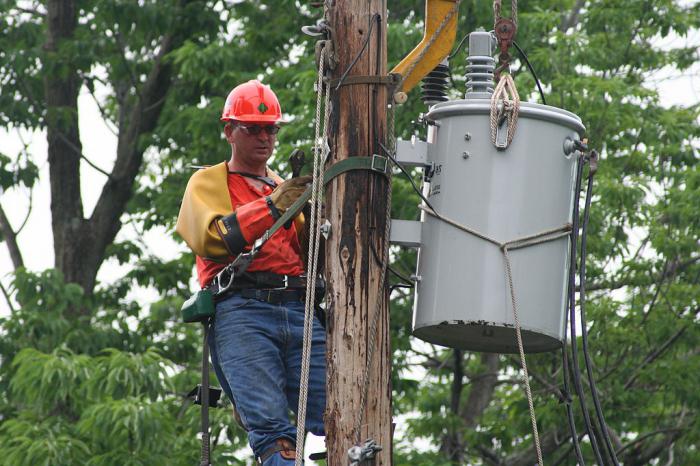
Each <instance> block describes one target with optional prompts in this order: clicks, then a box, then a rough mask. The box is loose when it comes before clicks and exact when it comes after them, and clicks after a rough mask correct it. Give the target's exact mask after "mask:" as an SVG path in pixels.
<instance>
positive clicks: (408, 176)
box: [379, 142, 437, 212]
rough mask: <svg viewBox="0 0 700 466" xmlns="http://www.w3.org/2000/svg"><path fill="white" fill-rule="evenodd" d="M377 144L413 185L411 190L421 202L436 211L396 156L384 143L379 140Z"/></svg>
mask: <svg viewBox="0 0 700 466" xmlns="http://www.w3.org/2000/svg"><path fill="white" fill-rule="evenodd" d="M379 146H380V147H381V148H382V150H383V151H384V153H385V154H386V155H387V157H389V159H390V160H391V161H392V162H393V163H394V165H396V166H397V167H399V170H401V172H402V173H403V174H404V175H405V176H406V178H408V181H410V182H411V186H413V190H414V191H415V192H416V193H417V194H418V195H419V196H420V198H421V199H422V200H423V202H425V205H427V206H428V207H430V210H432V211H433V212H437V211H436V210H435V209H434V208H433V206H432V204H430V201H429V200H428V199H427V198H426V197H425V196H424V195H423V193H422V192H421V190H420V189H418V186H416V182H415V181H413V177H412V176H411V174H410V173H408V172H407V171H406V169H405V168H403V166H402V165H401V164H400V163H399V162H398V161H397V160H396V158H395V157H394V156H393V155H391V152H389V150H388V149H387V148H386V147H384V144H382V143H381V142H380V143H379Z"/></svg>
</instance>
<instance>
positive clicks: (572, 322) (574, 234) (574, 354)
mask: <svg viewBox="0 0 700 466" xmlns="http://www.w3.org/2000/svg"><path fill="white" fill-rule="evenodd" d="M583 164H584V158H583V156H581V157H579V161H578V165H577V169H576V189H575V190H574V193H575V194H576V196H575V197H574V215H573V227H572V229H571V265H572V267H573V268H574V269H575V268H576V267H575V266H576V252H577V249H578V247H577V243H578V228H579V205H578V201H579V195H580V193H581V178H582V174H583ZM574 277H575V274H569V315H570V319H569V326H570V329H571V358H572V361H573V366H574V368H573V379H574V388H575V389H576V394H577V395H578V399H579V404H580V405H581V412H582V414H583V419H584V421H585V424H586V433H587V434H588V438H589V440H590V441H591V447H593V453H594V454H595V457H596V461H597V462H598V464H599V465H600V466H605V463H604V462H603V458H602V457H601V455H600V449H599V448H598V442H597V441H596V438H595V434H594V432H593V427H592V426H591V418H590V416H589V415H588V409H587V408H586V400H585V394H584V393H583V386H582V385H581V368H580V367H579V364H578V349H577V347H576V346H577V344H576V301H575V299H574V298H575V293H576V289H575V286H576V283H575V280H574Z"/></svg>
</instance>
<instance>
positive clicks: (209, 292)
mask: <svg viewBox="0 0 700 466" xmlns="http://www.w3.org/2000/svg"><path fill="white" fill-rule="evenodd" d="M353 170H370V171H373V172H376V173H378V174H381V175H383V176H388V172H389V160H388V159H387V158H386V157H383V156H380V155H376V154H375V155H372V156H371V157H349V158H347V159H344V160H341V161H338V162H336V163H334V164H333V165H331V166H330V167H329V168H328V169H327V170H326V171H325V172H324V174H323V184H324V185H326V184H328V183H329V182H330V181H331V180H332V179H334V178H335V177H337V176H338V175H341V174H343V173H347V172H349V171H353ZM311 194H312V193H311V187H308V188H307V189H306V191H304V193H303V194H302V195H301V196H300V197H299V199H297V200H296V201H295V202H294V203H293V204H292V205H291V206H290V207H289V208H288V209H287V210H286V211H285V212H284V214H282V215H281V216H280V217H279V218H278V219H277V220H276V221H275V223H274V224H273V225H272V226H271V227H270V228H269V229H268V230H267V231H265V233H263V235H262V236H261V237H260V238H258V239H257V240H255V242H254V243H253V245H252V247H251V249H250V251H247V252H242V253H240V254H239V255H238V256H237V257H236V258H235V259H234V260H233V261H232V262H231V263H229V264H228V265H227V266H226V267H224V268H223V269H222V270H221V271H220V272H219V273H218V274H217V275H216V276H215V277H214V280H213V282H212V285H211V286H208V287H206V288H203V289H201V290H199V291H197V292H196V293H194V294H193V295H192V296H191V297H190V298H189V299H188V300H187V301H185V302H184V303H183V305H182V309H181V312H182V319H183V320H184V321H185V322H188V323H191V322H200V323H201V324H202V327H203V330H204V338H203V348H202V382H201V385H199V386H197V387H195V388H194V389H193V390H192V391H191V392H190V393H189V395H188V396H189V397H192V398H193V401H194V403H195V404H199V405H201V433H202V453H201V462H200V466H210V465H211V461H210V452H211V444H210V438H209V436H210V433H209V407H210V406H211V407H216V406H217V403H218V400H219V397H220V396H221V391H220V390H219V389H216V388H211V387H209V345H208V343H209V333H210V329H211V324H212V321H213V318H214V315H215V313H216V305H215V303H216V301H218V300H220V299H223V298H224V297H226V296H228V295H229V294H230V293H231V291H237V292H238V291H239V290H243V289H245V288H243V287H241V286H237V285H238V284H239V283H240V282H241V281H242V282H244V283H246V284H247V283H251V282H252V281H253V280H264V282H265V283H268V280H266V277H264V274H260V273H256V274H255V275H251V274H246V270H247V268H248V266H249V265H250V264H251V262H252V261H253V259H254V258H255V256H256V255H257V253H258V252H259V251H260V250H261V249H262V247H263V246H264V245H265V243H266V242H267V241H268V240H269V239H270V238H271V237H272V235H274V234H275V233H276V232H277V231H278V230H279V229H280V228H282V226H284V225H285V224H287V223H288V222H290V221H291V220H292V219H293V218H294V217H295V216H296V215H297V214H298V213H299V212H300V211H301V209H302V208H303V207H304V205H305V204H306V202H308V201H309V199H310V198H311ZM273 276H274V277H273ZM269 277H271V279H273V280H279V279H280V277H282V278H281V280H282V283H281V284H280V285H281V286H279V287H275V288H276V289H270V290H255V291H269V292H275V291H277V292H279V291H282V290H285V289H293V288H297V289H299V288H302V287H301V286H296V285H297V284H296V283H292V282H294V281H300V282H301V280H299V277H287V276H286V275H277V274H268V278H269ZM299 284H301V283H299ZM290 285H292V286H290ZM254 287H255V284H254V283H251V287H250V288H254ZM251 291H253V290H251ZM253 297H255V296H253ZM205 387H206V388H205ZM207 388H208V389H207ZM276 451H281V450H276ZM276 451H275V452H276ZM275 452H272V453H275ZM257 460H258V461H259V460H260V458H258V459H257Z"/></svg>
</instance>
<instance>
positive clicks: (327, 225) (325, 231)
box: [319, 219, 331, 240]
mask: <svg viewBox="0 0 700 466" xmlns="http://www.w3.org/2000/svg"><path fill="white" fill-rule="evenodd" d="M319 230H320V231H321V234H322V235H323V237H324V238H325V239H326V240H328V237H329V236H330V235H331V222H329V221H328V219H326V221H325V222H323V224H321V227H320V228H319Z"/></svg>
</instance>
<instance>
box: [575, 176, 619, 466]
mask: <svg viewBox="0 0 700 466" xmlns="http://www.w3.org/2000/svg"><path fill="white" fill-rule="evenodd" d="M593 174H594V171H593V169H592V168H591V171H590V172H589V174H588V184H587V186H586V202H585V204H584V209H583V226H582V228H581V261H580V267H579V281H580V283H579V308H580V310H581V340H582V343H583V356H584V360H585V362H586V373H587V375H588V384H589V385H590V387H591V396H592V397H593V404H594V406H595V412H596V416H597V417H598V424H599V425H600V430H601V435H602V437H603V440H605V447H606V449H607V451H608V454H609V455H610V458H611V459H612V462H613V464H614V465H615V466H619V464H620V463H619V462H618V460H617V456H616V455H615V449H614V448H613V445H612V441H611V440H610V434H609V433H608V426H607V424H606V422H605V417H604V416H603V409H602V408H601V405H600V399H599V397H598V390H597V389H596V385H595V380H594V378H593V364H592V362H591V357H590V354H589V352H588V330H587V329H586V310H585V309H586V288H585V287H586V237H587V233H588V220H589V216H590V208H591V198H592V194H593Z"/></svg>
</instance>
